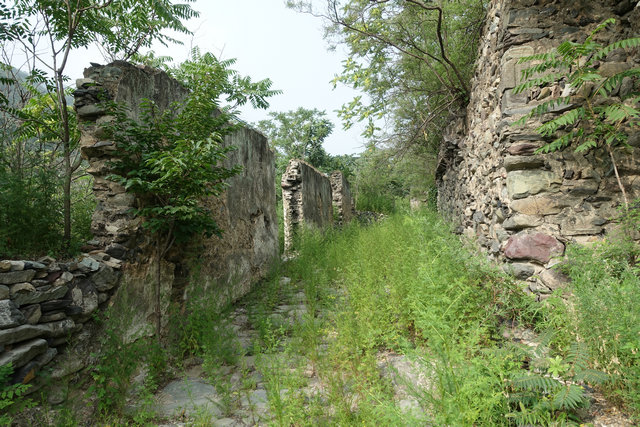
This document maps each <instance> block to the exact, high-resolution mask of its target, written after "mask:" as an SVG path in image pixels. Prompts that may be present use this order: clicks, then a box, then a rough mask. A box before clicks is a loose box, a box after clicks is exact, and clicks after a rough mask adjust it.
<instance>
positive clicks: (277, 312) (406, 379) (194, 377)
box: [130, 278, 428, 426]
mask: <svg viewBox="0 0 640 427" xmlns="http://www.w3.org/2000/svg"><path fill="white" fill-rule="evenodd" d="M288 281H289V279H288V278H283V279H282V280H281V283H285V284H286V283H288ZM306 301H307V300H306V295H305V293H304V292H303V291H293V292H292V293H291V294H289V295H285V296H284V297H283V300H282V301H280V303H279V304H277V305H276V307H275V308H274V309H273V311H272V312H271V313H268V314H266V318H268V319H269V320H270V321H271V322H272V323H273V324H282V325H284V326H285V328H287V329H290V328H294V327H296V325H299V324H300V323H301V321H302V317H303V316H304V315H305V314H307V313H308V307H307V302H306ZM252 310H255V307H251V306H250V305H249V303H248V302H247V301H240V302H239V303H238V304H236V306H235V308H234V310H233V311H232V312H231V314H230V315H229V321H230V326H231V328H232V329H233V330H234V331H235V337H236V340H235V341H236V342H235V344H237V345H238V346H239V347H240V349H241V350H240V354H241V356H240V357H239V358H238V360H237V362H236V363H235V364H233V365H223V366H220V367H218V368H217V375H216V376H215V378H211V375H209V374H207V368H206V362H205V361H203V360H202V359H200V358H194V359H191V360H190V361H188V363H187V366H186V369H185V370H184V372H183V373H182V374H181V375H180V376H179V377H177V378H174V379H173V380H172V381H171V382H169V383H168V384H166V385H165V386H164V387H163V388H161V389H160V390H159V391H158V392H157V394H156V395H155V398H154V402H153V403H152V404H151V405H147V408H146V410H151V411H153V412H155V413H156V414H157V418H156V419H157V420H160V421H159V425H162V426H186V425H194V424H195V425H213V426H254V425H269V424H270V423H273V422H276V423H277V420H276V418H275V414H274V406H277V405H278V402H281V401H280V400H279V399H277V398H275V399H274V393H277V394H279V395H280V396H281V397H283V398H284V397H285V396H286V395H290V394H292V393H290V390H289V389H287V388H279V387H278V386H277V385H276V384H274V381H272V380H271V378H269V377H272V376H273V375H280V374H282V373H285V374H286V375H292V376H298V377H300V384H303V386H302V387H301V388H300V389H298V390H295V394H296V395H302V396H304V400H305V401H306V402H309V403H311V402H315V403H316V404H317V402H318V401H324V400H325V396H324V394H325V393H326V392H327V385H326V384H325V383H324V382H323V380H322V379H321V378H320V377H319V376H318V373H317V370H316V369H315V367H314V364H313V363H312V362H308V363H307V362H305V361H304V360H302V358H301V356H300V355H299V354H295V352H291V351H290V348H291V346H289V343H288V342H287V341H286V340H287V339H291V338H286V337H285V340H284V341H282V340H281V339H280V340H279V341H278V342H277V344H275V345H276V347H277V348H275V349H274V350H275V351H273V352H265V351H264V348H262V349H261V350H262V351H260V352H259V353H257V354H256V349H257V348H258V345H257V342H258V341H260V338H259V335H260V333H259V331H258V330H257V326H256V325H254V324H253V323H252V318H253V317H254V314H255V313H252ZM263 315H264V313H263ZM318 316H323V314H322V313H319V314H318ZM263 318H264V317H263ZM330 339H331V336H330V335H329V336H327V337H326V339H324V340H322V341H321V342H319V343H318V351H319V352H320V353H321V352H322V351H324V350H325V349H326V347H327V341H328V340H330ZM263 347H264V344H263ZM278 349H280V350H282V351H278ZM285 349H286V350H285ZM378 368H379V371H380V375H381V376H383V377H384V378H387V379H389V380H390V382H391V384H392V385H393V388H394V393H395V397H396V401H397V403H398V406H399V407H400V408H401V409H402V410H403V411H410V412H414V413H415V415H418V414H419V411H420V406H419V404H418V402H417V400H416V399H415V398H414V397H412V395H411V393H410V390H409V389H410V388H413V387H416V386H417V387H427V386H428V378H427V376H426V375H425V374H424V372H423V371H422V369H420V368H418V366H417V364H416V363H414V362H413V361H411V360H409V359H408V358H407V357H406V356H404V355H400V354H395V353H391V352H380V353H379V355H378ZM209 372H210V371H209ZM274 400H275V401H276V402H274ZM353 404H354V405H356V404H357V402H355V401H354V402H353ZM303 406H304V405H303ZM316 407H317V405H316ZM130 409H131V410H132V411H135V410H141V409H143V408H142V407H141V405H140V404H139V402H136V401H135V399H132V401H131V402H130ZM143 410H144V409H143ZM276 410H277V408H276ZM326 410H327V413H330V412H331V411H332V409H331V408H326Z"/></svg>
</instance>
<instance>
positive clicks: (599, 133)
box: [514, 18, 640, 206]
mask: <svg viewBox="0 0 640 427" xmlns="http://www.w3.org/2000/svg"><path fill="white" fill-rule="evenodd" d="M614 22H615V20H614V19H613V18H611V19H607V20H605V21H604V22H602V23H601V24H600V25H598V26H597V27H596V29H595V30H594V31H593V32H592V33H591V34H590V35H589V36H588V37H587V39H586V40H585V41H584V42H583V43H575V42H571V41H565V42H564V43H562V44H560V46H558V47H557V48H556V49H554V50H553V51H551V52H547V53H544V54H536V55H531V56H527V57H524V58H521V59H520V60H519V61H518V62H519V63H524V62H530V61H541V62H540V63H539V64H534V65H532V66H531V67H529V68H527V69H525V70H523V71H522V77H523V79H524V80H526V81H525V82H523V83H521V84H519V85H517V86H516V87H515V88H514V92H515V93H520V92H522V91H525V90H527V89H531V88H533V87H539V86H541V85H547V84H549V83H553V82H561V81H564V82H565V84H568V85H569V87H570V88H572V92H573V93H580V94H582V91H583V88H585V89H586V91H584V92H586V93H584V94H583V96H584V97H585V98H586V99H585V100H584V102H583V105H582V106H581V107H579V108H575V106H574V105H572V103H571V97H570V96H568V97H567V96H565V97H559V98H557V99H552V100H549V101H547V102H544V103H542V104H540V105H537V106H536V107H534V108H533V109H532V110H531V111H530V112H529V113H528V114H526V115H524V116H523V117H521V118H520V119H518V120H516V121H515V122H514V125H524V124H526V123H527V122H528V121H529V120H531V119H532V118H533V117H534V116H542V115H544V114H546V113H548V112H552V111H555V112H562V111H559V110H562V109H563V108H561V107H562V106H563V105H566V108H564V109H565V110H566V109H570V111H569V112H565V113H564V114H562V115H561V116H560V117H556V118H554V119H551V120H547V121H545V122H544V124H543V125H542V126H539V127H538V128H537V132H538V133H539V134H540V135H541V136H543V137H545V138H549V137H551V136H552V135H554V134H555V133H557V132H558V131H560V130H561V129H562V128H563V127H569V126H570V127H572V128H573V130H571V131H570V132H567V133H565V134H564V135H560V136H559V137H557V138H556V139H555V140H553V141H552V142H550V143H547V144H545V145H544V146H543V147H541V148H540V149H538V151H537V152H538V153H550V152H554V151H558V150H562V149H564V148H566V147H568V146H569V145H571V144H575V151H576V152H578V153H582V152H586V151H588V150H591V149H594V148H598V147H603V148H605V149H606V150H607V151H608V152H609V154H610V157H611V158H612V159H613V158H614V156H613V153H612V151H611V150H612V149H613V147H615V146H618V145H624V144H625V143H626V141H627V139H628V133H629V129H630V128H631V127H636V126H638V125H639V124H640V111H639V110H638V109H637V108H635V107H634V105H635V103H636V102H637V98H632V99H631V103H630V102H629V100H626V101H625V100H624V99H621V100H615V99H612V98H611V94H612V93H614V91H615V90H617V88H619V87H620V85H621V84H622V81H623V80H624V79H625V78H637V77H638V76H640V67H635V68H632V69H629V70H625V71H622V72H620V73H617V74H615V75H613V76H609V77H603V76H602V75H601V73H600V71H599V70H597V69H596V68H595V64H596V61H599V60H601V59H603V58H604V57H606V56H607V55H608V54H609V53H610V52H612V51H614V50H616V49H630V48H637V47H638V46H640V38H629V39H625V40H619V41H616V42H613V43H611V44H609V45H607V46H604V47H603V46H602V45H601V44H599V43H596V42H595V41H594V40H593V38H594V36H595V35H596V34H597V33H598V32H600V31H602V30H604V29H605V28H606V27H607V26H609V25H610V24H612V23H614ZM549 70H569V71H568V72H564V73H563V72H555V73H549V74H547V75H543V76H541V77H538V78H533V77H534V76H535V75H537V74H542V73H548V72H549ZM587 84H593V85H595V90H593V89H592V88H591V87H589V86H585V85H587ZM565 88H566V86H565ZM625 95H626V94H625ZM632 96H634V97H637V93H636V94H632ZM596 97H597V98H596ZM578 100H579V98H577V97H576V98H575V99H574V103H575V102H577V101H578ZM603 101H604V102H603ZM613 167H614V169H615V172H616V178H617V180H618V186H619V187H620V190H621V192H622V198H623V200H624V203H625V206H628V205H629V202H628V199H627V195H626V191H625V188H624V185H623V183H622V181H621V180H620V178H619V173H618V170H617V166H616V164H615V162H614V164H613Z"/></svg>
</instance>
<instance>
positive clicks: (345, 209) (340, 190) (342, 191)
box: [329, 171, 356, 224]
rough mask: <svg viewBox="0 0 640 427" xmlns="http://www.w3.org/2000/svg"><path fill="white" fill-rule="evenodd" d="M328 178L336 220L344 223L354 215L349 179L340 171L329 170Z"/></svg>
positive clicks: (354, 205)
mask: <svg viewBox="0 0 640 427" xmlns="http://www.w3.org/2000/svg"><path fill="white" fill-rule="evenodd" d="M329 179H330V181H331V193H332V198H333V210H334V212H335V214H336V219H337V222H338V223H339V224H346V223H348V222H349V221H351V220H352V219H353V218H354V217H355V216H356V204H355V201H354V200H353V197H352V196H351V187H350V185H349V181H347V180H346V178H345V177H344V175H343V174H342V172H340V171H334V172H331V175H330V176H329Z"/></svg>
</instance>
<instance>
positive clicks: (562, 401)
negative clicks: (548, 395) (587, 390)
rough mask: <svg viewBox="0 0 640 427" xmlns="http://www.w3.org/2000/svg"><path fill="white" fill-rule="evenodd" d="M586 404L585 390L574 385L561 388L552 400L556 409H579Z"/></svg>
mask: <svg viewBox="0 0 640 427" xmlns="http://www.w3.org/2000/svg"><path fill="white" fill-rule="evenodd" d="M584 403H585V395H584V388H582V387H581V386H578V385H574V384H569V385H566V386H564V387H559V388H558V389H557V390H556V392H555V394H554V395H553V399H552V405H553V407H554V408H555V409H577V408H579V407H581V406H583V404H584Z"/></svg>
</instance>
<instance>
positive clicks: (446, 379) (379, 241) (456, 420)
mask: <svg viewBox="0 0 640 427" xmlns="http://www.w3.org/2000/svg"><path fill="white" fill-rule="evenodd" d="M301 242H302V244H301V245H300V248H299V256H298V257H297V258H296V259H295V260H294V261H292V262H291V263H289V264H288V266H287V267H286V269H285V274H288V275H290V276H291V277H292V279H293V282H294V283H297V286H299V287H300V288H301V289H304V291H305V294H306V296H307V299H308V312H309V315H307V316H305V317H304V319H303V321H302V322H301V323H300V324H298V325H296V327H294V328H293V330H290V331H284V333H283V332H281V333H280V335H279V337H276V338H275V340H276V341H280V342H288V343H289V348H288V349H287V351H289V352H292V353H296V354H302V355H303V356H304V357H303V358H302V360H304V361H305V362H304V364H305V366H295V364H294V366H293V367H291V366H288V367H287V369H283V368H282V367H279V368H278V369H272V371H274V372H273V373H272V375H270V376H271V377H272V378H277V379H278V382H277V384H275V383H274V384H273V385H272V387H274V388H282V387H283V383H286V381H287V375H285V373H286V372H297V373H299V372H301V371H302V370H303V369H309V364H310V365H311V366H312V367H313V369H314V370H315V371H316V372H317V373H318V376H319V377H320V378H321V380H322V382H323V384H324V391H323V393H322V394H321V395H320V396H317V398H316V399H315V400H314V399H310V401H309V399H307V401H306V403H305V408H304V410H303V408H301V407H300V404H296V402H300V401H304V399H302V398H301V396H300V395H296V394H292V395H285V397H284V398H283V397H281V396H280V395H279V394H278V397H275V398H274V400H275V404H274V406H275V407H276V409H277V411H276V413H277V414H278V416H277V424H278V425H289V424H295V425H354V424H364V425H373V424H379V423H380V422H382V423H383V424H385V423H387V424H389V425H391V424H393V425H396V424H405V425H407V424H408V425H411V424H415V423H418V424H422V423H425V422H430V423H436V424H450V425H471V424H484V425H488V424H492V425H500V424H506V423H507V421H506V418H505V414H507V413H508V412H510V411H511V410H512V409H513V408H512V402H510V401H509V399H507V397H506V394H507V392H508V386H507V379H508V378H511V377H512V376H514V375H515V373H516V372H519V371H520V365H521V360H520V359H519V355H518V354H517V353H516V352H513V351H511V352H510V351H507V350H505V349H504V348H502V343H501V341H500V340H499V339H498V338H497V337H498V336H499V328H500V324H501V322H502V321H503V320H506V319H510V320H513V319H517V320H519V321H520V322H532V321H533V320H535V319H534V318H535V313H536V309H534V308H532V305H533V300H532V299H531V298H530V297H528V296H526V295H524V294H523V293H522V291H521V290H520V289H519V288H518V287H517V285H516V284H515V283H513V282H511V281H510V280H508V279H507V278H505V277H504V276H503V275H501V274H500V273H499V272H497V271H496V270H495V269H494V268H492V267H490V266H489V265H488V264H486V263H485V262H483V261H481V260H480V259H481V258H480V257H478V256H476V255H475V254H472V253H470V252H469V250H468V249H466V248H465V247H463V245H462V244H461V243H460V241H459V238H458V237H457V236H455V235H454V234H452V233H451V232H450V231H449V226H448V225H447V224H446V223H445V222H444V221H443V220H441V219H440V218H439V217H438V216H437V215H436V214H434V213H432V212H422V213H421V214H417V215H407V214H403V215H393V216H391V217H389V218H388V219H386V220H385V221H383V222H382V223H378V224H374V225H372V226H369V227H362V226H359V225H357V224H352V225H350V226H347V227H344V228H343V229H341V230H340V231H336V230H331V231H328V232H325V233H324V234H320V233H312V232H308V233H306V234H305V235H304V236H302V239H301ZM266 294H267V295H269V294H271V295H273V294H274V293H273V292H271V293H270V292H266ZM269 299H270V297H269V296H265V297H264V299H263V301H268V300H269ZM275 299H277V298H275ZM263 304H266V303H263ZM267 311H268V310H267ZM531 313H533V314H531ZM267 330H269V328H267ZM271 331H272V333H274V332H275V329H273V328H272V329H271ZM276 335H278V334H277V333H276ZM322 346H324V348H323V349H322V350H321V351H320V350H319V348H322ZM271 347H272V348H273V347H274V346H273V345H272V346H271ZM265 348H266V347H264V346H263V347H262V350H263V351H264V350H265ZM383 351H391V352H394V353H400V354H406V355H408V356H409V357H410V358H412V359H415V360H422V361H425V362H424V364H423V366H422V368H423V369H424V370H425V371H428V372H429V374H430V375H431V376H432V382H433V386H432V387H431V388H429V389H415V390H414V391H413V392H414V395H415V397H416V399H417V400H418V401H419V402H420V406H421V407H422V409H423V410H424V412H425V413H426V415H424V416H422V417H420V416H418V417H417V418H416V414H412V413H408V412H406V411H403V410H401V408H399V407H398V406H397V402H395V401H394V397H393V389H392V386H391V384H390V382H389V380H388V379H387V378H384V377H382V376H381V375H380V369H379V366H378V362H379V360H378V355H379V354H380V353H381V352H383ZM285 371H286V372H285ZM290 376H293V377H294V378H295V377H296V375H293V374H290ZM297 377H299V375H297ZM292 381H293V380H292ZM294 383H295V381H294ZM296 386H297V388H300V387H301V385H300V384H296ZM270 395H273V396H275V393H271V394H270ZM283 399H284V400H286V402H287V403H286V404H284V403H283ZM287 399H288V400H287ZM327 408H330V410H329V411H327ZM309 413H315V414H318V415H317V416H316V417H315V418H313V417H309V416H307V415H305V414H309Z"/></svg>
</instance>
